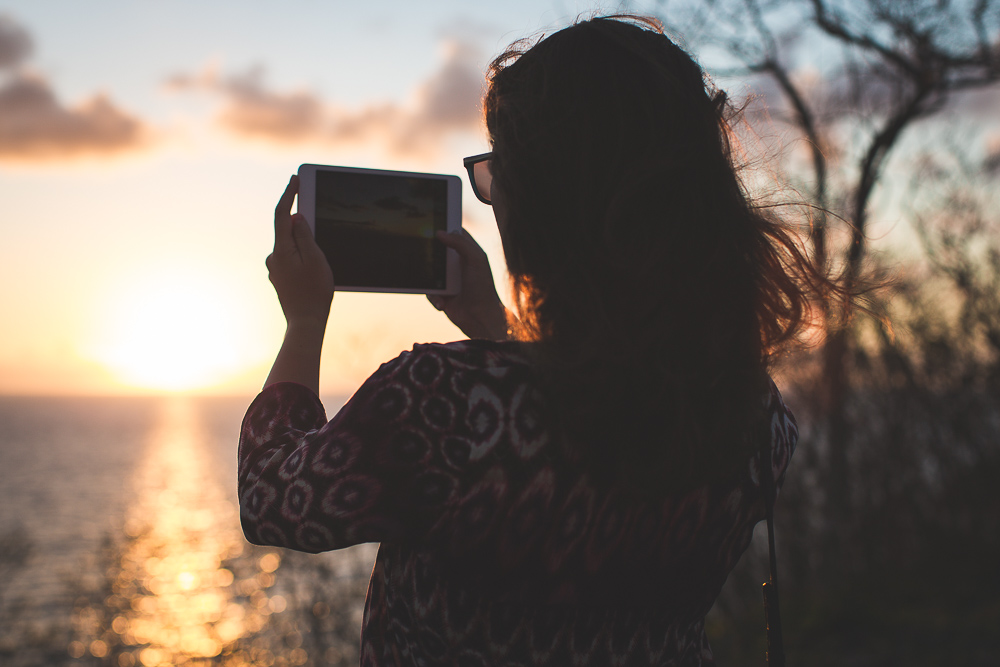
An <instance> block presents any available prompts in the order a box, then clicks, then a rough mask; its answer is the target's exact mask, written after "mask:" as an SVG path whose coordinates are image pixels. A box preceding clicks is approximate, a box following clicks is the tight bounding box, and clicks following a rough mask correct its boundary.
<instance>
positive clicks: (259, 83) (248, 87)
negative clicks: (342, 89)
mask: <svg viewBox="0 0 1000 667" xmlns="http://www.w3.org/2000/svg"><path fill="white" fill-rule="evenodd" d="M444 53H445V57H444V61H443V63H442V65H441V68H440V69H439V70H438V71H437V72H436V73H435V74H434V75H433V76H432V77H431V78H430V79H428V80H427V81H425V82H424V83H423V84H421V85H419V86H417V87H416V89H415V90H413V91H412V94H411V95H410V99H409V100H408V101H407V102H405V103H402V104H400V103H392V102H387V103H382V104H372V105H368V106H365V107H362V108H360V109H348V108H344V107H342V106H338V105H336V104H334V103H332V102H329V101H326V100H324V99H323V98H321V97H320V96H318V95H317V94H315V93H313V92H310V91H308V90H292V91H278V90H274V89H271V88H269V87H268V86H267V84H266V82H265V74H264V70H263V68H262V67H255V68H253V69H250V70H249V71H246V72H244V73H242V74H236V75H228V76H226V75H222V74H220V73H219V71H218V69H217V68H216V67H214V66H210V67H207V68H205V69H204V70H203V71H202V72H200V73H197V74H193V75H192V74H177V75H175V76H172V77H170V78H169V79H168V80H167V82H166V84H167V87H168V88H169V89H171V90H175V91H199V90H200V91H207V92H210V93H212V94H215V95H219V96H221V98H222V99H223V107H222V110H221V111H220V112H219V114H218V116H217V118H216V121H217V122H218V123H219V124H220V125H221V126H222V127H224V128H225V129H226V130H227V131H229V132H231V133H233V134H235V135H237V136H240V137H244V138H249V139H262V140H266V141H271V142H275V143H282V144H297V143H317V142H323V143H329V144H345V143H351V144H357V143H369V142H376V143H382V144H384V145H385V147H386V148H388V149H389V150H392V151H396V152H400V153H415V152H425V151H428V150H433V148H434V147H435V146H436V145H437V144H439V143H440V140H441V139H442V138H443V137H444V136H446V135H448V134H450V133H453V132H466V131H473V130H475V129H477V128H478V127H479V124H480V119H481V114H480V101H481V98H482V93H483V85H484V78H483V73H482V71H481V69H480V58H479V53H478V52H477V51H476V50H475V49H474V48H473V47H471V46H469V45H466V44H462V43H461V42H457V41H449V42H447V43H446V44H445V52H444Z"/></svg>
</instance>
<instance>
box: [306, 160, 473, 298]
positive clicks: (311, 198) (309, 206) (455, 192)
mask: <svg viewBox="0 0 1000 667" xmlns="http://www.w3.org/2000/svg"><path fill="white" fill-rule="evenodd" d="M317 171H335V172H343V173H350V174H370V175H372V176H398V177H405V178H426V179H432V180H443V181H445V183H447V195H446V197H447V200H446V202H447V203H446V208H447V215H446V217H447V231H448V232H454V231H457V230H460V229H461V228H462V181H461V179H460V178H459V177H458V176H453V175H448V174H428V173H422V172H415V171H394V170H389V169H364V168H361V167H341V166H336V165H324V164H303V165H300V166H299V194H298V197H297V200H296V201H297V204H296V205H297V210H298V212H299V213H301V214H302V215H303V216H305V219H306V222H307V223H309V229H310V230H311V231H312V233H313V237H315V236H316V172H317ZM437 243H440V241H437ZM445 257H446V260H445V262H446V263H445V285H446V286H445V288H444V289H439V290H433V289H431V290H428V289H410V288H404V287H369V286H364V285H341V284H339V283H337V284H336V285H335V289H336V290H337V291H338V292H382V293H389V294H457V293H458V290H459V288H460V287H461V284H460V278H461V270H460V265H459V259H458V253H457V252H455V251H454V250H452V249H451V248H448V249H447V254H446V255H445ZM333 279H334V282H335V283H336V280H337V276H334V277H333Z"/></svg>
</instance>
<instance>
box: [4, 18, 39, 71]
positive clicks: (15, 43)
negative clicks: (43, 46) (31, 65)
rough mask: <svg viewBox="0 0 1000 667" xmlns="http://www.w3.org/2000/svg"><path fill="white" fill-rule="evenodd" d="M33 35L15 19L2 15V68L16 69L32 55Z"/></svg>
mask: <svg viewBox="0 0 1000 667" xmlns="http://www.w3.org/2000/svg"><path fill="white" fill-rule="evenodd" d="M32 47H33V44H32V41H31V35H29V34H28V32H27V31H26V30H25V29H24V28H22V27H21V26H19V25H18V24H17V23H16V22H15V21H14V19H12V18H10V17H9V16H7V15H5V14H0V68H7V67H14V66H17V65H20V64H21V63H22V62H24V61H25V60H26V59H27V58H28V56H30V55H31V50H32Z"/></svg>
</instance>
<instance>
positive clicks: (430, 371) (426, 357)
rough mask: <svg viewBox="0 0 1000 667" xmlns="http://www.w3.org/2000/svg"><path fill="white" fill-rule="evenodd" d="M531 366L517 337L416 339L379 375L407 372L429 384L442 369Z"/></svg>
mask: <svg viewBox="0 0 1000 667" xmlns="http://www.w3.org/2000/svg"><path fill="white" fill-rule="evenodd" d="M530 368H531V364H530V362H529V359H528V355H527V354H526V351H525V349H524V345H523V343H519V342H517V341H492V340H478V339H474V340H461V341H454V342H451V343H417V344H415V345H414V346H413V349H411V350H407V351H405V352H402V353H401V354H400V355H399V356H398V357H396V358H395V359H392V360H391V361H388V362H386V363H384V364H382V366H381V368H379V370H378V371H377V372H376V373H375V375H376V376H381V377H386V376H397V375H399V374H400V373H406V374H407V375H410V376H411V379H412V380H414V381H416V382H417V384H420V385H423V386H428V385H430V384H433V383H434V381H435V379H437V378H438V376H439V375H440V374H442V373H449V374H451V373H454V372H461V373H476V372H482V373H486V374H489V375H494V376H503V375H506V374H508V373H509V372H511V371H515V370H519V371H525V370H529V369H530Z"/></svg>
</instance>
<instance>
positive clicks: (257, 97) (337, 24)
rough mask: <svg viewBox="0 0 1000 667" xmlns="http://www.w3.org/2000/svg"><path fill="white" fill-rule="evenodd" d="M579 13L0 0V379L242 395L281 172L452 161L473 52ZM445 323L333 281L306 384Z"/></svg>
mask: <svg viewBox="0 0 1000 667" xmlns="http://www.w3.org/2000/svg"><path fill="white" fill-rule="evenodd" d="M593 8H594V5H593V4H592V3H584V2H572V1H566V0H559V1H553V2H538V1H537V0H507V1H505V2H502V3H475V4H473V3H469V2H462V1H458V0H455V1H433V2H420V3H414V2H375V3H344V2H318V1H315V2H309V1H298V2H286V3H280V4H279V3H274V2H250V3H248V2H233V1H218V2H211V3H204V2H170V3H153V2H125V1H120V0H102V1H101V2H96V3H77V2H69V1H63V2H56V1H52V2H36V1H35V0H23V1H15V2H11V1H4V2H0V226H2V227H0V228H2V230H3V243H2V244H0V284H2V285H3V286H2V288H0V313H2V315H0V318H2V326H0V393H7V394H18V393H31V394H37V393H44V394H53V393H54V394H75V393H98V394H103V393H109V394H116V393H132V392H135V391H158V390H191V389H194V390H199V391H209V392H214V393H246V394H252V393H253V392H255V391H256V390H257V389H258V388H259V386H260V384H261V382H262V381H263V379H264V377H265V375H266V371H267V368H268V366H269V364H270V361H271V358H272V355H273V354H274V352H275V351H276V349H277V345H278V343H279V341H280V338H281V335H282V332H283V320H282V318H281V313H280V310H279V308H278V303H277V300H276V299H275V298H274V295H273V292H272V290H271V286H270V284H269V283H268V281H267V273H266V269H265V268H264V258H265V256H266V255H267V254H268V252H269V250H270V245H271V242H272V239H271V233H272V232H271V214H272V211H273V209H274V205H275V202H276V201H277V198H278V196H279V195H280V193H281V191H282V189H283V187H284V184H285V183H286V182H287V180H288V175H289V174H291V173H293V172H294V171H295V169H296V168H297V166H298V165H299V164H300V163H304V162H313V163H321V164H342V165H352V166H367V167H382V168H390V169H410V170H418V171H431V172H439V173H454V174H459V173H461V171H462V165H461V158H462V157H463V156H465V155H470V154H474V153H479V152H482V151H483V150H486V141H485V138H484V135H483V131H482V129H481V125H480V107H479V98H480V94H481V86H482V81H483V72H484V69H485V66H486V64H487V63H488V61H489V59H490V58H491V56H493V55H495V54H496V53H498V52H499V51H500V50H502V49H503V48H504V47H505V46H506V45H507V44H508V43H510V42H511V41H513V40H515V39H518V38H521V37H525V36H530V35H533V34H535V33H536V32H537V31H539V30H543V29H545V28H551V27H553V26H561V25H564V24H565V23H566V22H567V21H569V20H571V19H572V18H573V17H575V16H576V15H577V14H579V13H582V12H588V11H590V10H592V9H593ZM613 8H614V6H613V5H612V6H611V7H610V9H613ZM605 9H609V7H605ZM464 180H465V178H464V174H463V181H464ZM463 199H464V209H465V223H464V224H465V225H466V226H467V227H468V228H469V229H470V230H471V231H472V233H473V234H474V235H475V236H476V237H477V238H478V239H479V240H480V242H481V243H482V244H483V246H484V247H485V248H486V249H487V251H488V252H489V253H490V258H491V261H492V264H493V266H494V270H495V271H496V273H497V275H498V279H500V280H503V276H502V275H500V269H501V267H502V255H501V253H500V251H499V238H498V237H497V234H496V231H495V228H494V223H493V220H492V214H491V211H490V210H489V209H488V208H487V207H486V206H483V205H481V204H479V203H478V202H477V201H476V200H475V198H474V196H473V195H472V193H471V191H470V190H468V189H467V186H466V192H465V193H464V198H463ZM459 337H461V334H460V333H459V332H458V330H457V329H455V328H454V327H453V326H452V325H451V324H450V323H449V322H447V320H446V319H445V318H444V316H443V315H441V314H439V313H438V312H437V311H435V310H434V309H433V308H431V307H430V306H429V304H428V303H427V302H426V300H425V299H424V297H422V296H410V295H407V296H396V295H381V294H374V295H373V294H360V295H359V294H349V293H341V294H338V295H337V296H336V298H335V301H334V306H333V314H332V317H331V323H330V328H329V331H328V337H327V346H326V349H325V353H324V363H323V390H324V392H325V393H326V392H329V393H349V392H351V391H352V390H353V389H354V388H355V387H356V386H357V385H358V383H359V382H360V381H361V380H362V379H363V378H364V377H366V376H367V375H368V374H370V373H371V372H372V371H374V370H375V369H376V368H377V367H378V365H379V364H380V363H381V362H383V361H386V360H388V359H390V358H392V357H393V356H395V355H396V354H398V353H399V352H400V351H401V350H404V349H408V348H409V347H411V346H412V344H413V343H414V342H423V341H446V340H453V339H456V338H459Z"/></svg>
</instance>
